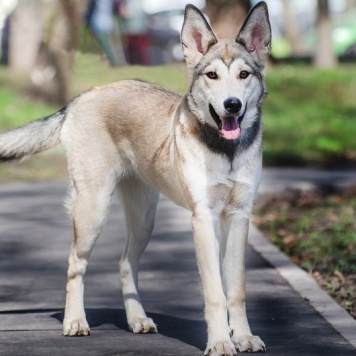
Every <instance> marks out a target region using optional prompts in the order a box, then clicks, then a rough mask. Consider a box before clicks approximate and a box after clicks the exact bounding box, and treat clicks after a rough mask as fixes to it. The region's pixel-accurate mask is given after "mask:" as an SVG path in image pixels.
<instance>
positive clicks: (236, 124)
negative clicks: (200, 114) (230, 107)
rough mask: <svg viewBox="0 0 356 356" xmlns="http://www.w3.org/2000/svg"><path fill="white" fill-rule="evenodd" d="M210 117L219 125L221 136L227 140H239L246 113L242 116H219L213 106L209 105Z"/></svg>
mask: <svg viewBox="0 0 356 356" xmlns="http://www.w3.org/2000/svg"><path fill="white" fill-rule="evenodd" d="M209 111H210V115H211V116H212V118H213V119H214V121H215V122H216V124H217V125H218V128H219V130H220V132H221V135H222V136H223V137H224V138H225V139H226V140H237V139H238V138H239V137H240V134H241V127H240V125H241V122H242V120H243V117H244V115H245V111H246V108H245V111H244V112H243V114H242V115H241V116H219V115H218V114H217V113H216V111H215V110H214V108H213V106H212V105H211V104H209Z"/></svg>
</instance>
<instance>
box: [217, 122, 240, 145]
mask: <svg viewBox="0 0 356 356" xmlns="http://www.w3.org/2000/svg"><path fill="white" fill-rule="evenodd" d="M221 120H222V128H221V133H222V135H223V137H224V138H225V139H227V140H236V139H238V138H239V136H240V133H241V130H240V126H239V125H238V124H237V117H222V118H221Z"/></svg>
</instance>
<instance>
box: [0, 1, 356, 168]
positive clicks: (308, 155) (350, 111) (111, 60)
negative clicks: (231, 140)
mask: <svg viewBox="0 0 356 356" xmlns="http://www.w3.org/2000/svg"><path fill="white" fill-rule="evenodd" d="M188 2H189V3H193V4H194V5H196V6H197V7H198V8H200V9H201V10H202V11H203V12H204V13H205V14H206V16H207V18H208V19H209V21H210V22H211V24H212V26H213V28H214V30H215V32H216V34H217V35H218V37H220V38H234V37H236V35H237V33H238V29H239V27H240V26H241V24H242V22H243V20H244V18H245V16H246V14H247V13H248V11H249V9H250V8H251V7H252V6H253V5H254V4H256V3H257V2H258V1H255V0H206V1H205V0H190V1H186V0H170V1H165V0H0V38H1V53H0V54H1V57H0V59H1V64H2V65H1V66H0V112H1V113H2V115H1V118H0V129H7V128H9V127H13V126H16V125H18V124H21V123H23V122H26V121H28V120H31V119H35V118H36V117H37V116H38V115H41V116H43V115H46V114H48V113H50V112H51V111H53V110H56V109H58V108H59V107H60V106H63V105H65V104H66V103H68V101H70V100H71V98H73V97H74V96H75V95H77V94H78V93H80V92H81V91H84V90H87V89H88V88H90V87H91V86H93V85H99V84H104V83H107V82H112V81H115V80H120V79H123V78H136V79H143V80H148V81H153V82H155V83H158V84H161V85H164V86H166V87H168V88H170V89H172V90H176V91H178V92H180V93H181V94H183V93H184V91H185V89H186V75H185V69H184V63H183V56H182V52H181V45H180V30H181V26H182V23H183V15H184V7H185V5H186V4H187V3H188ZM267 4H268V7H269V13H270V19H271V25H272V31H273V42H272V56H271V59H270V62H269V66H268V75H267V84H268V87H269V91H270V96H269V98H268V99H267V101H266V107H265V115H264V121H265V151H264V154H265V164H266V165H272V166H276V165H277V166H281V165H283V166H310V165H312V166H318V167H338V166H342V167H350V166H352V167H353V166H355V163H356V140H355V139H354V132H355V129H356V121H355V114H356V104H355V98H354V96H355V94H354V93H355V92H356V80H355V79H356V74H355V63H356V0H267ZM22 108H24V109H22ZM29 108H31V109H29ZM291 142H293V145H291V144H290V143H291Z"/></svg>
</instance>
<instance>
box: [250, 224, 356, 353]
mask: <svg viewBox="0 0 356 356" xmlns="http://www.w3.org/2000/svg"><path fill="white" fill-rule="evenodd" d="M248 243H249V245H250V246H251V247H252V248H253V249H254V250H255V251H256V252H257V253H259V254H260V255H261V256H262V257H263V258H264V259H265V260H266V261H267V262H269V263H270V264H271V265H272V266H273V267H274V268H275V269H276V271H277V272H278V273H279V274H280V275H281V276H282V277H283V278H284V279H285V280H286V281H287V282H288V283H289V284H290V285H291V287H292V288H293V289H294V290H295V291H296V292H297V293H298V294H299V295H301V296H302V297H303V298H304V299H305V300H307V301H309V303H310V304H311V305H312V306H313V308H314V309H315V310H316V311H317V312H318V313H319V314H320V315H321V316H323V317H324V319H325V320H326V321H328V322H329V324H331V326H332V327H333V328H334V329H335V330H336V331H338V332H339V333H340V334H341V335H342V336H343V337H344V338H345V339H346V340H347V341H348V342H349V343H350V344H351V345H352V346H353V347H354V348H355V349H356V320H354V319H353V318H352V317H351V316H350V315H349V314H348V313H347V312H346V311H345V310H344V309H343V308H342V307H340V305H339V304H337V303H336V302H335V301H334V300H333V299H332V298H331V297H330V296H329V295H328V294H327V293H326V292H324V291H323V290H322V289H321V288H320V287H319V285H318V283H317V282H316V281H315V280H314V278H312V277H311V276H310V275H309V274H308V273H307V272H305V271H304V270H302V269H301V268H299V267H298V266H297V265H295V264H294V263H293V262H292V261H291V260H290V259H289V258H288V257H287V256H286V255H285V254H284V253H283V252H281V251H280V250H279V249H278V248H277V247H276V246H274V245H273V244H272V243H271V242H269V241H268V240H267V238H266V237H265V236H264V235H263V234H262V232H261V231H259V230H258V229H257V227H256V226H254V225H250V234H249V238H248Z"/></svg>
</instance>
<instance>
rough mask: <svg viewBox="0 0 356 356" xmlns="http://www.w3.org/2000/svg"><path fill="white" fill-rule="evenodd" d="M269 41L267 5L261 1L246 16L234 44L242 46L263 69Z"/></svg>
mask: <svg viewBox="0 0 356 356" xmlns="http://www.w3.org/2000/svg"><path fill="white" fill-rule="evenodd" d="M271 39H272V38H271V25H270V23H269V18H268V9H267V4H266V3H265V2H264V1H261V2H259V3H258V4H257V5H256V6H254V7H253V8H252V9H251V11H250V12H249V14H248V15H247V18H246V20H245V22H244V24H243V25H242V27H241V30H240V32H239V34H238V36H237V38H236V42H238V43H240V44H242V45H243V46H244V47H245V48H246V49H247V50H248V51H249V52H250V53H251V55H252V56H253V57H254V59H255V60H256V62H257V63H258V64H259V65H260V66H262V67H264V66H265V63H266V61H267V58H268V55H269V52H270V49H271Z"/></svg>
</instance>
